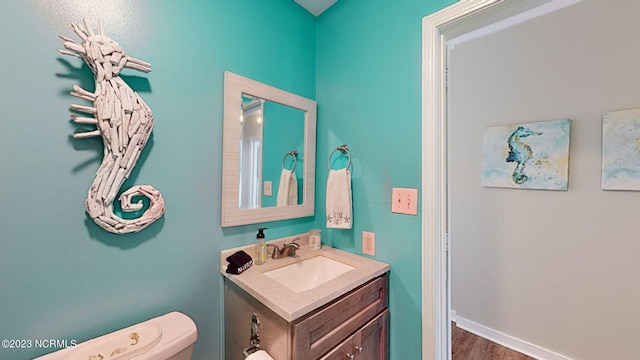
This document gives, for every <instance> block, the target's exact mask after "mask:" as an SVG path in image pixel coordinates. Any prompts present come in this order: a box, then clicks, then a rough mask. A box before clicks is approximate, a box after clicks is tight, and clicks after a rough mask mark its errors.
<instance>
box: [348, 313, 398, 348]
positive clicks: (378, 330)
mask: <svg viewBox="0 0 640 360" xmlns="http://www.w3.org/2000/svg"><path fill="white" fill-rule="evenodd" d="M388 342H389V309H386V310H385V311H384V312H382V313H381V314H380V315H378V316H377V317H376V318H375V319H373V320H371V322H369V323H368V324H367V325H365V326H364V327H362V329H360V330H359V331H358V332H357V333H355V334H354V335H353V345H352V346H353V347H352V350H351V352H350V354H355V359H356V360H387V359H389V346H388Z"/></svg>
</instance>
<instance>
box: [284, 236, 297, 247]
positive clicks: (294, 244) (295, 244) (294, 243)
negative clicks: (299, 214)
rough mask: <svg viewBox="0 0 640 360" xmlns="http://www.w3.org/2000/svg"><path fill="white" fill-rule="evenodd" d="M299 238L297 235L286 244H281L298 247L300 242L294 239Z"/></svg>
mask: <svg viewBox="0 0 640 360" xmlns="http://www.w3.org/2000/svg"><path fill="white" fill-rule="evenodd" d="M298 240H300V238H299V237H297V238H295V239H293V240H292V241H291V242H290V243H288V244H284V245H283V246H287V245H292V246H295V248H296V249H300V244H298V243H297V242H296V241H298Z"/></svg>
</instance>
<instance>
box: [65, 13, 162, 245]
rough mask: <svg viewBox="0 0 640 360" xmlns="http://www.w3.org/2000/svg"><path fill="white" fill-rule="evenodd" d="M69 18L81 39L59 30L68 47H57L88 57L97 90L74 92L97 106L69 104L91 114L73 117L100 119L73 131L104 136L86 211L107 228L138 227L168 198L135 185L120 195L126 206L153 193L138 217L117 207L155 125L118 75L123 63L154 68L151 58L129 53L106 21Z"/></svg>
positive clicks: (139, 204) (88, 120)
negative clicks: (122, 213) (108, 30)
mask: <svg viewBox="0 0 640 360" xmlns="http://www.w3.org/2000/svg"><path fill="white" fill-rule="evenodd" d="M83 22H84V27H83V26H82V24H77V23H71V27H72V29H73V31H74V32H75V33H76V34H77V35H78V37H80V39H81V40H82V42H81V43H77V42H76V41H74V40H73V39H71V38H69V37H66V36H63V35H59V37H60V38H61V39H62V40H63V46H64V47H65V49H66V50H58V51H59V52H60V53H62V54H64V55H71V56H76V57H79V58H81V59H82V60H84V62H85V63H86V64H87V65H88V66H89V68H91V71H93V74H94V76H95V92H90V91H87V90H85V89H82V88H81V87H80V86H78V85H74V86H73V91H72V92H71V95H73V96H75V97H77V98H80V99H84V100H88V101H91V102H92V103H93V106H83V105H77V104H71V106H70V108H71V109H72V110H74V111H75V112H79V113H86V114H90V115H89V116H91V117H83V116H80V115H77V114H75V113H74V114H71V118H72V119H73V121H74V122H76V123H79V124H91V125H96V127H97V130H95V131H87V132H80V133H75V134H73V137H74V138H78V139H80V138H88V137H93V136H102V141H103V143H104V157H103V159H102V164H101V165H100V168H99V169H98V171H97V173H96V177H95V179H94V181H93V183H92V184H91V187H90V188H89V192H88V195H87V200H86V202H85V205H86V208H87V212H88V213H89V216H90V217H91V218H92V219H93V221H94V222H95V223H96V224H98V225H99V226H100V227H102V228H103V229H105V230H106V231H109V232H112V233H117V234H125V233H131V232H138V231H140V230H142V229H144V228H146V227H147V226H149V225H150V224H151V223H153V222H154V221H156V220H157V219H159V218H160V217H162V215H163V214H164V199H163V198H162V194H160V192H159V191H158V190H156V189H155V188H154V187H153V186H151V185H136V186H133V187H132V188H130V189H128V190H126V191H124V192H123V193H122V194H121V195H120V199H119V200H120V204H121V208H122V211H125V212H132V211H140V210H142V209H143V207H144V205H143V203H142V201H141V200H139V201H137V202H135V203H134V202H132V198H133V197H138V196H144V197H147V198H148V199H149V207H148V208H147V209H146V210H145V211H144V213H143V214H142V215H141V216H140V217H138V218H136V219H123V218H121V217H119V216H117V215H116V214H115V213H114V210H113V203H114V200H115V197H116V194H117V193H118V191H119V190H120V188H121V187H122V185H123V184H124V182H125V180H126V179H127V178H128V177H129V175H130V174H131V171H132V170H133V168H134V167H135V165H136V162H137V160H138V158H139V157H140V153H141V152H142V149H143V148H144V146H145V145H146V143H147V141H148V140H149V137H150V136H151V131H152V130H153V115H152V113H151V109H150V108H149V107H148V106H147V104H145V102H144V101H143V100H142V98H141V97H140V96H139V95H138V94H137V93H136V92H135V91H133V90H132V89H131V88H130V87H129V86H128V85H127V83H125V82H124V80H122V78H121V77H120V76H119V74H120V71H121V70H122V69H123V68H125V67H126V68H130V69H135V70H139V71H142V72H145V73H148V72H150V71H151V64H149V63H147V62H144V61H141V60H138V59H136V58H133V57H130V56H128V55H126V54H125V52H124V51H123V49H122V47H121V46H120V45H119V44H118V43H117V42H116V41H114V40H113V39H111V38H110V37H108V36H106V35H105V32H104V26H103V24H102V22H100V23H99V27H98V33H97V34H95V33H94V31H93V29H92V27H91V25H90V24H89V22H88V21H87V20H86V19H84V21H83Z"/></svg>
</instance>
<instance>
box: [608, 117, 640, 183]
mask: <svg viewBox="0 0 640 360" xmlns="http://www.w3.org/2000/svg"><path fill="white" fill-rule="evenodd" d="M602 189H603V190H636V191H637V190H640V108H637V109H630V110H619V111H611V112H608V113H605V114H604V116H603V117H602Z"/></svg>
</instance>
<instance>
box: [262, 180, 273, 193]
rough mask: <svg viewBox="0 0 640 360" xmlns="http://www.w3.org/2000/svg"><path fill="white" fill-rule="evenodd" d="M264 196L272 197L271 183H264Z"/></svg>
mask: <svg viewBox="0 0 640 360" xmlns="http://www.w3.org/2000/svg"><path fill="white" fill-rule="evenodd" d="M264 196H273V184H272V183H271V181H265V182H264Z"/></svg>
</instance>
